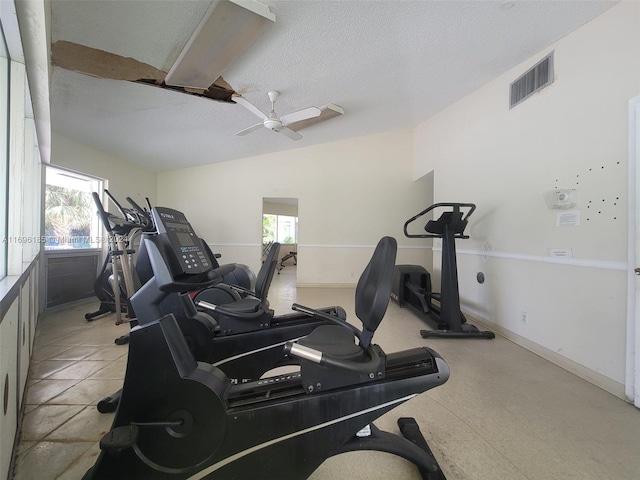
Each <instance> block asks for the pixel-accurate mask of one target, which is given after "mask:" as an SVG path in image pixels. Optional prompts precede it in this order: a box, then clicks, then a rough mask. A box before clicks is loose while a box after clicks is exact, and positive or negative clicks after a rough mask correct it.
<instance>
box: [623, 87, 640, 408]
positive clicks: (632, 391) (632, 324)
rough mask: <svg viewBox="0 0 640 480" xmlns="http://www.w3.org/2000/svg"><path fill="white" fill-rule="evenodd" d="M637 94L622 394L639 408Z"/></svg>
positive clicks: (632, 119)
mask: <svg viewBox="0 0 640 480" xmlns="http://www.w3.org/2000/svg"><path fill="white" fill-rule="evenodd" d="M639 128H640V96H637V97H634V98H632V99H630V100H629V207H628V209H629V218H628V222H629V225H628V268H627V279H628V281H627V352H626V374H625V397H626V399H627V401H628V402H630V403H633V404H634V405H635V406H636V407H638V408H640V276H638V275H636V274H635V268H636V267H640V262H639V260H640V218H639V215H640V194H638V192H640V132H639V131H638V129H639Z"/></svg>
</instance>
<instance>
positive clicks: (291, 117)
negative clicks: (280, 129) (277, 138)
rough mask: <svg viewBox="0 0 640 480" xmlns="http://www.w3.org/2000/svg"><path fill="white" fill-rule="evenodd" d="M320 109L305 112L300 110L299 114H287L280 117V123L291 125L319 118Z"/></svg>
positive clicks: (311, 108)
mask: <svg viewBox="0 0 640 480" xmlns="http://www.w3.org/2000/svg"><path fill="white" fill-rule="evenodd" d="M320 113H322V112H320V109H319V108H318V107H309V108H305V109H303V110H298V111H297V112H292V113H287V114H286V115H283V116H281V117H280V121H281V122H282V125H289V124H290V123H293V122H299V121H301V120H306V119H308V118H313V117H317V116H318V115H320Z"/></svg>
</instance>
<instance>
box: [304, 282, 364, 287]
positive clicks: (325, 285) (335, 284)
mask: <svg viewBox="0 0 640 480" xmlns="http://www.w3.org/2000/svg"><path fill="white" fill-rule="evenodd" d="M296 287H298V288H356V284H355V283H297V284H296Z"/></svg>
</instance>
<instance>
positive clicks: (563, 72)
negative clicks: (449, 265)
mask: <svg viewBox="0 0 640 480" xmlns="http://www.w3.org/2000/svg"><path fill="white" fill-rule="evenodd" d="M639 9H640V4H638V3H637V2H622V3H621V4H619V5H617V6H615V7H613V8H612V9H611V10H609V11H607V12H605V13H604V14H603V15H601V16H600V17H598V18H596V19H595V20H593V21H592V22H590V23H588V24H587V25H585V26H584V27H582V28H580V29H578V30H576V31H575V32H573V33H572V34H570V35H568V36H567V37H565V38H563V39H562V40H560V41H559V42H557V43H556V44H555V45H553V46H552V47H550V48H547V49H545V50H544V51H541V52H540V53H539V55H536V56H534V57H532V58H531V59H529V60H528V61H526V62H524V63H523V64H521V65H520V66H518V67H516V68H514V69H513V70H511V71H509V72H507V73H506V74H504V75H502V76H501V77H499V78H497V79H496V80H494V81H492V82H490V83H489V84H487V85H485V86H484V87H482V88H481V89H480V90H478V91H476V92H475V93H473V94H472V95H469V96H468V97H466V98H464V99H462V100H460V101H459V102H457V103H455V104H454V105H451V106H450V107H448V108H447V109H445V110H444V111H442V112H440V113H439V114H437V115H436V116H435V117H433V118H431V119H430V120H428V121H427V122H425V123H423V124H421V125H419V126H418V127H416V129H415V132H414V145H415V170H414V177H415V178H419V177H420V176H422V175H424V174H426V173H428V172H431V171H433V172H434V177H435V185H434V198H435V201H466V202H473V203H476V204H477V207H478V209H477V211H476V213H475V214H474V217H472V219H471V222H470V226H469V227H468V232H469V233H470V235H471V239H470V240H467V241H464V242H460V243H459V245H458V249H459V259H458V262H459V270H460V289H461V295H462V296H463V297H464V298H463V301H464V302H465V304H466V306H467V308H468V309H469V310H470V311H471V312H473V313H475V314H476V315H477V316H478V317H480V318H484V319H486V320H488V321H489V322H491V324H493V325H490V326H493V327H494V328H497V329H498V330H499V331H502V332H503V333H507V334H508V335H509V336H510V337H511V338H513V339H514V340H516V341H519V342H520V343H522V344H524V345H526V346H528V347H530V348H532V349H534V350H535V351H537V352H539V353H541V354H543V355H545V356H547V357H548V358H550V359H552V360H554V361H556V362H558V363H560V364H563V365H564V366H565V367H567V368H569V369H570V370H573V371H575V372H576V373H578V374H579V375H582V376H584V377H588V378H589V379H590V380H592V381H594V382H596V383H597V384H599V385H601V386H602V387H603V388H606V389H608V390H609V391H612V392H613V393H615V394H616V395H619V396H622V395H623V387H622V383H623V382H624V375H625V371H624V369H625V319H626V278H627V276H626V255H627V242H626V238H627V235H626V231H627V207H626V206H627V131H628V127H627V118H628V113H627V102H628V100H629V99H630V98H631V97H633V96H636V95H638V93H640V33H639V32H640V29H639V25H640V13H639ZM551 50H555V82H554V83H553V84H552V85H551V86H549V87H547V88H546V89H544V90H542V91H541V92H540V93H538V94H536V95H534V96H533V97H531V98H529V99H528V100H525V101H524V102H523V103H522V104H520V105H518V106H516V107H515V108H513V109H512V110H509V108H508V92H509V84H510V82H512V81H513V80H515V79H516V78H518V77H519V76H520V75H521V74H522V73H523V72H524V71H526V70H527V69H528V68H530V67H531V66H533V65H534V64H535V63H536V62H537V61H538V60H539V59H540V58H542V57H543V56H544V55H546V54H547V53H549V52H550V51H551ZM556 187H557V188H575V189H577V192H578V198H579V203H578V205H577V209H578V210H579V211H580V213H581V223H580V225H579V226H573V227H567V226H565V227H556V226H555V215H556V213H557V210H551V209H549V208H548V207H547V205H546V203H545V201H544V198H543V194H544V192H546V191H549V190H553V189H554V188H556ZM484 241H488V242H489V243H490V244H491V246H492V247H493V250H494V252H493V256H490V257H489V258H488V259H487V261H486V262H485V261H484V260H482V259H481V257H480V256H479V255H478V253H479V252H478V251H479V249H480V247H481V245H482V244H483V242H484ZM549 248H571V249H572V252H573V256H574V258H573V259H567V260H564V261H563V260H560V261H559V262H558V263H546V262H550V261H553V260H558V259H551V258H550V257H549V253H548V249H549ZM434 253H435V254H434V260H433V262H434V264H436V265H439V254H438V253H437V252H434ZM478 271H483V272H484V273H485V275H486V277H487V282H486V283H485V284H483V285H480V284H478V283H476V282H475V275H476V272H478ZM522 312H526V313H527V321H526V323H525V322H523V321H522ZM531 342H533V343H531ZM541 347H542V348H541ZM584 367H586V369H585V368H584Z"/></svg>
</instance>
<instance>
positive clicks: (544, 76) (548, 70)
mask: <svg viewBox="0 0 640 480" xmlns="http://www.w3.org/2000/svg"><path fill="white" fill-rule="evenodd" d="M551 83H553V52H551V53H550V54H549V55H547V56H546V57H544V58H543V59H542V60H540V61H539V62H538V63H537V64H536V65H535V66H534V67H533V68H532V69H531V70H529V71H527V72H525V73H524V74H523V75H521V76H520V77H519V78H518V79H517V80H516V81H514V82H513V83H512V84H511V95H510V96H509V108H513V107H515V106H516V105H518V104H519V103H520V102H522V101H523V100H525V99H526V98H529V96H531V95H532V94H533V93H535V92H537V91H538V90H542V89H543V88H544V87H546V86H547V85H549V84H551Z"/></svg>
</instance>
